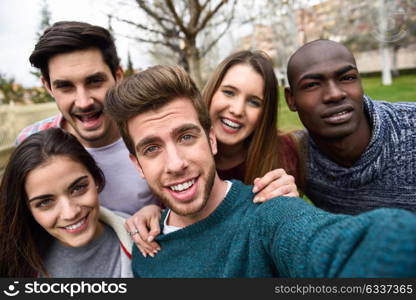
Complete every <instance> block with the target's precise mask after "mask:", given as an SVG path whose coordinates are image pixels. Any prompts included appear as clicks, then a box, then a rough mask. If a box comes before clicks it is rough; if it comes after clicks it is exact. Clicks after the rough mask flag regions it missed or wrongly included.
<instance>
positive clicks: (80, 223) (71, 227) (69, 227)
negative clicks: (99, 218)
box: [65, 218, 85, 230]
mask: <svg viewBox="0 0 416 300" xmlns="http://www.w3.org/2000/svg"><path fill="white" fill-rule="evenodd" d="M84 222H85V218H83V219H82V220H81V221H79V222H78V223H76V224H74V225H69V226H65V228H66V229H69V230H74V229H77V228H79V227H81V225H82V224H84Z"/></svg>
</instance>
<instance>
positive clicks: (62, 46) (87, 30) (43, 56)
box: [29, 21, 120, 85]
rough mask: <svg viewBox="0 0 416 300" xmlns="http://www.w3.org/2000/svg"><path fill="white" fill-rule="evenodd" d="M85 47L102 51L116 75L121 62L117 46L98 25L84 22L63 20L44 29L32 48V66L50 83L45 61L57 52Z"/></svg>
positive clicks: (108, 34)
mask: <svg viewBox="0 0 416 300" xmlns="http://www.w3.org/2000/svg"><path fill="white" fill-rule="evenodd" d="M88 48H97V49H99V50H100V51H101V54H102V56H103V59H104V62H105V63H106V64H107V65H108V66H109V68H110V70H111V73H112V74H113V76H114V78H116V70H117V68H118V67H119V65H120V59H119V58H118V56H117V50H116V46H115V44H114V39H113V37H112V36H111V33H110V32H109V31H108V30H107V29H105V28H103V27H100V26H94V25H91V24H88V23H84V22H75V21H62V22H56V23H55V24H53V25H52V26H51V27H49V28H47V29H46V30H45V32H44V33H43V35H42V36H41V37H40V38H39V41H38V42H37V44H36V46H35V49H34V50H33V52H32V54H31V55H30V57H29V61H30V63H31V64H32V66H34V67H36V68H38V69H40V71H41V73H42V76H43V77H44V78H45V79H46V81H47V82H48V84H49V85H50V77H49V69H48V61H49V59H50V58H52V57H53V56H55V55H57V54H63V53H68V52H72V51H77V50H85V49H88Z"/></svg>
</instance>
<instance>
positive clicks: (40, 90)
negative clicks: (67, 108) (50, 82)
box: [27, 86, 55, 103]
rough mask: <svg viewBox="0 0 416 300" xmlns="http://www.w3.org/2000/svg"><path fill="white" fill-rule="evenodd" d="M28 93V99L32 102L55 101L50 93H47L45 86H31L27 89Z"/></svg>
mask: <svg viewBox="0 0 416 300" xmlns="http://www.w3.org/2000/svg"><path fill="white" fill-rule="evenodd" d="M27 91H28V93H29V94H30V100H31V101H32V102H33V103H46V102H53V101H55V100H54V99H53V98H52V96H51V95H49V93H48V91H47V90H46V88H44V87H43V86H41V87H33V88H30V89H27Z"/></svg>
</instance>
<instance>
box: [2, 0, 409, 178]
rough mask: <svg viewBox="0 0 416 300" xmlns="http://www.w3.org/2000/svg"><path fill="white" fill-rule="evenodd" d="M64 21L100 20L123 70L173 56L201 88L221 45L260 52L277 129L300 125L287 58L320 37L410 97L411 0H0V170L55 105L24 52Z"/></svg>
mask: <svg viewBox="0 0 416 300" xmlns="http://www.w3.org/2000/svg"><path fill="white" fill-rule="evenodd" d="M63 20H77V21H85V22H88V23H91V24H95V25H100V26H103V27H105V28H108V29H109V30H110V31H111V32H112V33H113V35H114V37H115V39H116V45H117V48H118V54H119V56H120V59H121V62H122V66H123V68H124V70H125V73H126V76H129V75H130V74H133V73H135V72H140V70H143V69H145V68H147V67H149V66H151V65H154V64H166V63H168V64H180V65H182V66H183V67H185V68H186V69H187V70H188V71H189V73H190V74H191V76H192V77H193V79H194V80H195V82H196V83H197V84H198V86H200V87H203V86H204V83H205V81H206V80H207V78H208V77H209V75H210V73H211V72H212V70H213V69H214V68H215V67H216V65H217V64H218V63H219V62H220V61H221V60H222V59H223V58H225V57H226V56H228V55H229V54H230V53H232V52H234V51H237V50H242V49H261V50H264V51H266V52H267V53H268V54H269V55H270V57H271V58H272V60H273V63H274V67H275V72H276V75H277V78H278V80H279V83H280V106H279V112H278V113H279V118H278V119H279V124H278V126H279V127H280V128H281V129H282V130H292V129H296V128H302V124H301V123H300V121H299V119H298V118H297V114H296V113H292V112H290V111H289V110H288V108H287V106H286V104H285V101H284V98H283V94H282V90H283V88H282V87H284V86H285V85H286V83H287V80H286V64H287V61H288V59H289V57H290V55H291V54H292V53H293V52H294V51H295V50H296V49H297V48H298V47H300V46H301V45H303V44H304V43H306V42H309V41H312V40H315V39H319V38H325V39H331V40H335V41H337V42H341V43H343V44H344V45H346V46H347V47H348V48H349V49H350V50H351V51H352V52H353V53H354V55H355V57H356V59H357V64H358V68H359V71H360V73H361V75H362V78H363V85H364V90H365V92H366V94H368V95H370V96H371V97H372V98H374V99H378V100H388V101H416V89H415V86H416V0H348V1H345V0H309V1H306V0H256V1H254V0H222V1H220V0H175V1H173V0H153V1H151V0H149V1H140V0H112V1H110V0H71V1H63V0H1V1H0V45H2V50H1V52H0V176H1V173H2V171H1V169H2V168H3V167H4V165H5V164H6V162H7V159H8V156H9V155H10V152H11V151H12V150H13V147H14V139H15V137H16V135H17V134H18V132H19V131H20V130H21V129H22V128H24V127H25V126H27V125H29V124H31V123H33V122H35V121H38V120H41V119H43V118H46V117H48V116H51V115H53V114H55V113H56V112H57V108H56V105H55V103H54V102H53V101H54V100H53V99H52V98H51V97H50V96H49V95H48V94H47V93H46V91H45V89H44V88H43V87H42V86H41V82H40V79H39V73H38V72H37V70H35V69H33V68H31V66H30V63H29V60H28V58H29V56H30V53H31V52H32V50H33V48H34V45H35V43H36V41H37V40H38V38H39V36H40V35H41V34H42V32H43V31H44V29H45V28H47V27H48V26H50V25H52V24H53V23H54V22H57V21H63Z"/></svg>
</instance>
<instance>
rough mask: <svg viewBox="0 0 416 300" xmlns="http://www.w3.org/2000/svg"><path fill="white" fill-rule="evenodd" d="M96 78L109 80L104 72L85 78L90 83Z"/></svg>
mask: <svg viewBox="0 0 416 300" xmlns="http://www.w3.org/2000/svg"><path fill="white" fill-rule="evenodd" d="M96 78H103V79H107V74H105V73H104V72H96V73H94V74H91V75H89V76H88V77H87V78H85V81H86V82H88V81H91V80H92V79H96Z"/></svg>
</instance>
